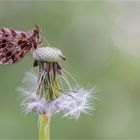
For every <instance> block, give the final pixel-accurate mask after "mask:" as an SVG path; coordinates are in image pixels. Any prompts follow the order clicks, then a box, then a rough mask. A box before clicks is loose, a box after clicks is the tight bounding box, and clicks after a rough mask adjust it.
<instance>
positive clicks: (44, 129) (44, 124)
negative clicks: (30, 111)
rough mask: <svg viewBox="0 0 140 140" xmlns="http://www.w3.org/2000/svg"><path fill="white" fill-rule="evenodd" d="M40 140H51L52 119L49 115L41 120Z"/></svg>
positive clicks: (44, 115) (43, 116) (45, 115)
mask: <svg viewBox="0 0 140 140" xmlns="http://www.w3.org/2000/svg"><path fill="white" fill-rule="evenodd" d="M39 140H50V118H49V115H48V114H47V113H45V114H42V115H41V118H40V128H39Z"/></svg>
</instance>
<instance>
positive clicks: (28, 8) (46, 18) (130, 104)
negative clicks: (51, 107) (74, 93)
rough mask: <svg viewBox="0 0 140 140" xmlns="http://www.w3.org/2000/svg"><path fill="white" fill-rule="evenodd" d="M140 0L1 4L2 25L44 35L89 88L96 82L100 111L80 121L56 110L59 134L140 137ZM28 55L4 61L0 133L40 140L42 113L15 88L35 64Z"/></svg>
mask: <svg viewBox="0 0 140 140" xmlns="http://www.w3.org/2000/svg"><path fill="white" fill-rule="evenodd" d="M139 15H140V2H139V1H135V2H132V1H129V2H128V1H118V2H117V1H89V2H86V1H76V2H74V1H44V2H43V1H40V2H37V1H36V2H35V1H34V2H33V1H30V2H18V1H15V2H10V1H9V2H8V1H7V2H2V1H1V2H0V26H1V27H11V28H14V29H19V30H25V31H27V30H30V29H32V28H33V27H34V25H35V24H39V25H40V26H41V27H42V31H43V34H44V36H45V37H46V38H47V39H48V40H49V42H50V43H51V44H52V45H53V46H54V47H57V48H60V49H61V50H62V51H63V53H64V54H65V55H66V56H67V61H66V62H62V65H63V67H64V68H65V69H66V70H67V71H69V72H70V73H71V74H72V75H73V76H74V77H75V78H76V79H77V81H78V82H79V83H80V84H81V85H82V86H84V87H87V88H89V87H92V86H94V85H96V87H97V89H96V90H97V91H96V92H97V96H98V98H99V99H100V100H101V102H97V104H96V110H95V111H94V112H93V116H91V117H88V116H86V115H82V116H81V118H80V119H79V120H78V121H75V120H67V119H62V118H61V116H54V117H53V119H52V122H51V135H52V136H51V137H52V138H53V139H95V138H103V139H105V138H106V139H108V138H110V139H113V138H122V139H125V138H126V139H127V138H138V139H139V138H140V16H139ZM32 63H33V60H32V57H31V55H30V54H28V55H27V56H26V57H25V58H24V59H23V60H22V61H21V62H19V63H17V64H14V65H0V138H1V139H37V138H38V117H37V115H36V114H34V113H31V114H29V115H28V116H26V117H25V115H24V113H22V110H21V108H20V98H19V96H18V93H17V92H16V88H17V87H18V86H19V85H20V84H21V81H22V79H23V76H24V74H25V72H27V71H28V70H30V69H31V67H32Z"/></svg>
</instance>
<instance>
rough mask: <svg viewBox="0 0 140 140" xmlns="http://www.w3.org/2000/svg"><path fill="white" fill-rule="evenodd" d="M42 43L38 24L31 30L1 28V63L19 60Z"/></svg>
mask: <svg viewBox="0 0 140 140" xmlns="http://www.w3.org/2000/svg"><path fill="white" fill-rule="evenodd" d="M40 43H41V39H40V29H39V27H38V26H37V25H36V27H35V28H34V29H33V30H32V31H30V32H24V31H17V30H13V29H10V28H1V29H0V64H12V63H16V62H18V61H19V60H21V59H22V58H23V57H24V55H25V54H26V53H27V52H29V51H30V50H31V49H36V48H37V47H38V45H39V44H40Z"/></svg>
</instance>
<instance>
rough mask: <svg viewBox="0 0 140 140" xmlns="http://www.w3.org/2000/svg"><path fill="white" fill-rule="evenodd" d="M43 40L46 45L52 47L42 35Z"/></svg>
mask: <svg viewBox="0 0 140 140" xmlns="http://www.w3.org/2000/svg"><path fill="white" fill-rule="evenodd" d="M43 40H44V41H45V42H46V44H47V46H49V47H52V46H51V44H50V43H49V42H48V41H47V39H46V38H45V37H43Z"/></svg>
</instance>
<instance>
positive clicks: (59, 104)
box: [18, 73, 96, 119]
mask: <svg viewBox="0 0 140 140" xmlns="http://www.w3.org/2000/svg"><path fill="white" fill-rule="evenodd" d="M27 77H28V78H27ZM25 82H26V83H30V84H31V85H32V87H28V88H27V87H21V88H18V91H19V92H21V95H22V97H23V99H24V100H23V101H22V103H21V106H22V108H23V109H24V111H25V113H26V114H28V113H29V112H37V113H38V114H44V113H48V114H49V115H50V116H51V115H53V114H55V113H61V114H63V117H64V118H70V119H78V118H79V117H80V115H81V113H86V114H90V112H91V111H92V110H94V107H93V105H92V102H93V100H94V99H95V100H96V96H95V94H94V89H91V90H86V89H84V88H79V87H78V88H74V89H70V90H67V91H59V92H60V93H59V96H58V98H57V99H55V100H52V101H46V99H45V98H43V97H42V98H41V97H40V96H39V95H37V94H36V87H37V86H38V82H37V75H35V73H27V74H26V76H25V78H24V80H23V83H25ZM26 86H27V84H26Z"/></svg>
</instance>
